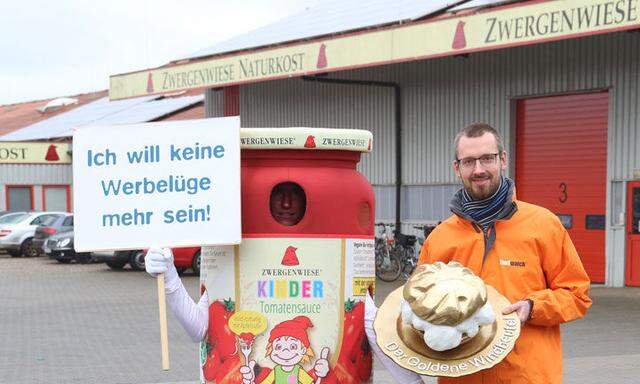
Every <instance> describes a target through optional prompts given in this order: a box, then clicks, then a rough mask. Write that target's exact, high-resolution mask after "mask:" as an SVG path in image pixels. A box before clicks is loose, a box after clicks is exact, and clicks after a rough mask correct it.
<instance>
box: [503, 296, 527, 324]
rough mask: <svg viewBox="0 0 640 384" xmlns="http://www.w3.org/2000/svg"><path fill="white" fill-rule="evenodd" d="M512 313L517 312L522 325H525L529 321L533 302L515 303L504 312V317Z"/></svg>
mask: <svg viewBox="0 0 640 384" xmlns="http://www.w3.org/2000/svg"><path fill="white" fill-rule="evenodd" d="M512 312H516V313H517V314H518V317H519V318H520V324H524V322H525V321H527V320H529V314H530V313H531V302H530V301H529V300H522V301H518V302H517V303H513V304H511V305H509V306H507V307H505V308H504V309H503V310H502V314H503V315H508V314H510V313H512Z"/></svg>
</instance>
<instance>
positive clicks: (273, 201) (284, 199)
mask: <svg viewBox="0 0 640 384" xmlns="http://www.w3.org/2000/svg"><path fill="white" fill-rule="evenodd" d="M269 209H270V211H271V216H272V217H273V219H274V220H275V221H277V222H278V223H280V224H282V225H285V226H293V225H296V224H298V223H299V222H300V220H302V218H303V217H304V214H305V212H306V210H307V196H306V194H305V192H304V189H302V187H301V186H300V185H299V184H297V183H294V182H291V181H287V182H284V183H280V184H277V185H276V186H275V187H273V189H272V190H271V197H270V198H269Z"/></svg>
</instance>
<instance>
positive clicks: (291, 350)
mask: <svg viewBox="0 0 640 384" xmlns="http://www.w3.org/2000/svg"><path fill="white" fill-rule="evenodd" d="M271 347H272V350H271V355H270V356H269V357H270V358H271V360H272V361H273V362H274V363H276V364H278V365H283V366H285V367H286V366H294V365H296V364H298V363H300V361H302V359H303V358H304V356H305V353H307V348H306V347H305V346H304V345H303V344H302V342H301V341H300V340H298V339H296V338H295V337H291V336H281V337H278V338H277V339H275V340H273V344H272V345H271Z"/></svg>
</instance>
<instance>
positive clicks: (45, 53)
mask: <svg viewBox="0 0 640 384" xmlns="http://www.w3.org/2000/svg"><path fill="white" fill-rule="evenodd" d="M318 1H320V0H182V1H180V0H109V1H106V0H93V1H92V0H58V1H50V0H48V1H45V0H5V1H0V105H4V104H13V103H19V102H24V101H32V100H41V99H47V98H53V97H59V96H69V95H75V94H79V93H86V92H93V91H98V90H103V89H107V88H108V86H109V76H110V75H114V74H118V73H126V72H131V71H136V70H141V69H146V68H152V67H157V66H159V65H163V64H166V63H167V62H169V61H172V60H175V59H178V58H181V57H184V56H188V55H189V54H190V53H193V52H196V51H199V50H201V49H203V48H207V47H210V46H213V45H215V44H216V43H218V42H221V41H224V40H227V39H229V38H231V37H233V36H235V35H238V34H242V33H244V32H247V31H250V30H252V29H255V28H257V27H260V26H263V25H266V24H269V23H271V22H273V21H276V20H278V19H281V18H283V17H286V16H288V15H291V14H293V13H297V12H299V11H302V10H304V9H305V7H307V6H310V5H313V4H315V3H317V2H318Z"/></svg>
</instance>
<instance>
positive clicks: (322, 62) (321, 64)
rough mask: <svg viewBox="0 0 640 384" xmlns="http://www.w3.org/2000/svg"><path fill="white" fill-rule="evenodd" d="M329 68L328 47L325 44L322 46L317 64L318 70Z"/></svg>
mask: <svg viewBox="0 0 640 384" xmlns="http://www.w3.org/2000/svg"><path fill="white" fill-rule="evenodd" d="M326 67H327V46H326V45H325V44H324V43H323V44H320V52H318V62H317V63H316V68H318V69H321V68H326Z"/></svg>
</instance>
